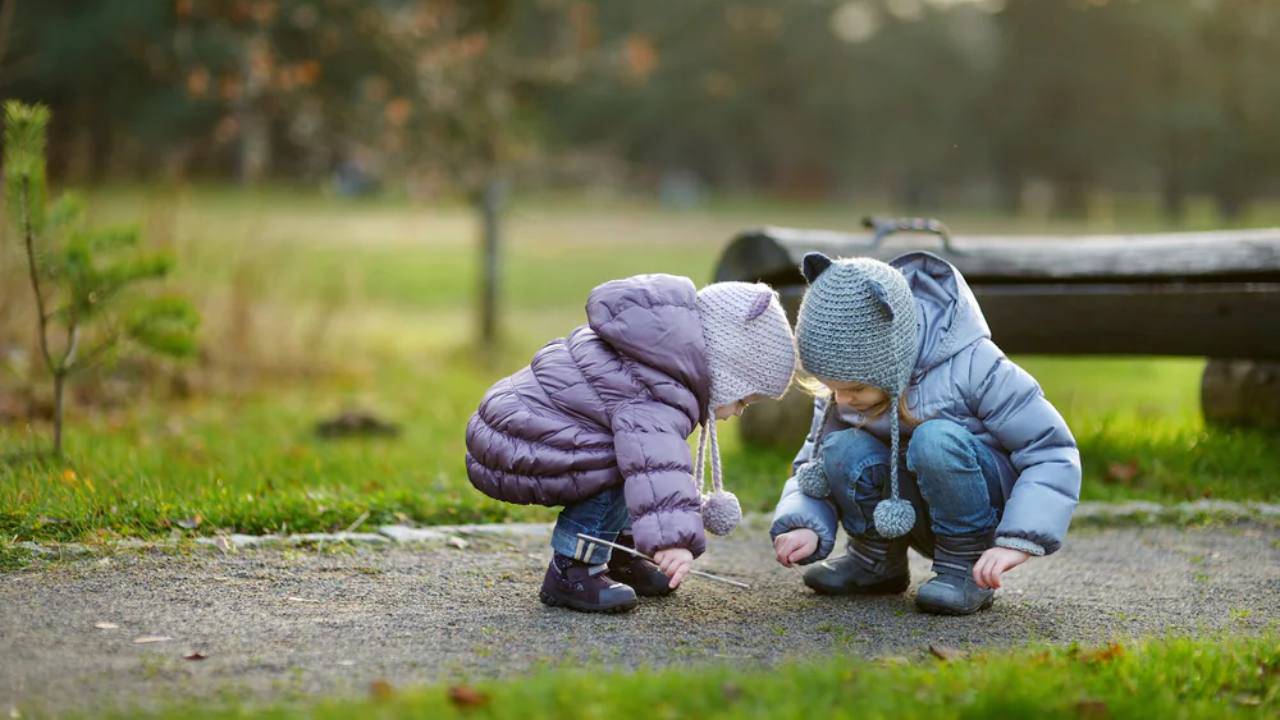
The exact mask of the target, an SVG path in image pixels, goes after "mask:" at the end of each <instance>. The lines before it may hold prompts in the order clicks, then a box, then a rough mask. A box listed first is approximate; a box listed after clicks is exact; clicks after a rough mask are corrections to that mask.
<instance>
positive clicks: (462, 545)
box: [448, 535, 471, 550]
mask: <svg viewBox="0 0 1280 720" xmlns="http://www.w3.org/2000/svg"><path fill="white" fill-rule="evenodd" d="M448 543H449V545H451V546H453V547H456V548H458V549H459V550H466V549H467V546H468V545H470V544H471V543H469V542H467V541H466V540H463V539H462V538H460V537H458V536H457V535H450V536H449V540H448Z"/></svg>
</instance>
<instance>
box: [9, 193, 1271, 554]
mask: <svg viewBox="0 0 1280 720" xmlns="http://www.w3.org/2000/svg"><path fill="white" fill-rule="evenodd" d="M91 199H92V201H93V202H92V208H93V212H94V214H95V216H96V218H95V221H99V222H104V223H110V222H113V221H120V220H130V219H131V220H140V221H142V222H143V225H144V227H145V228H146V229H147V237H149V238H151V240H152V241H155V242H158V243H159V244H163V245H166V246H169V247H171V248H172V250H173V251H174V253H175V254H176V255H177V256H178V258H179V262H178V265H177V273H176V275H175V276H174V278H173V279H172V282H173V283H174V284H175V285H178V286H181V288H180V289H181V290H182V292H183V293H185V294H188V295H190V296H192V297H193V298H195V299H196V300H197V302H198V303H199V304H200V306H201V307H202V310H203V312H204V314H205V317H206V323H205V329H204V336H203V338H202V342H203V344H204V346H205V347H206V349H207V350H208V351H210V353H211V354H212V356H213V357H214V358H215V359H221V360H216V362H223V361H225V362H229V363H230V362H235V361H237V360H238V359H239V353H240V350H239V348H240V347H241V346H243V345H247V346H248V351H247V354H248V355H250V356H252V357H254V358H258V359H260V361H261V362H263V363H268V364H269V366H268V369H267V370H264V369H263V368H262V367H259V366H256V365H253V364H236V365H230V366H227V367H224V366H222V365H218V364H216V363H215V364H214V365H213V366H212V368H211V369H199V370H195V371H193V372H196V373H197V374H198V373H201V372H208V373H210V374H217V373H221V374H224V375H231V376H234V377H235V378H236V379H237V383H238V384H237V385H236V389H235V390H234V391H229V390H222V389H219V387H218V385H217V384H216V383H211V387H212V389H211V390H208V391H205V392H202V393H198V394H197V395H196V397H195V398H194V399H191V400H184V401H163V400H162V401H157V400H148V399H143V400H140V401H137V402H134V403H133V404H131V405H129V406H127V407H124V408H118V409H111V410H109V411H94V410H91V409H85V408H82V407H78V406H76V405H74V404H73V406H72V407H71V408H70V410H69V414H68V417H69V428H68V433H67V451H68V455H67V457H68V461H67V463H66V464H65V465H62V464H49V463H44V462H36V461H32V460H19V461H0V534H3V535H4V536H6V537H10V538H17V539H37V540H62V541H68V540H86V539H88V540H93V539H96V538H99V537H104V536H105V537H112V536H117V535H124V536H144V537H151V536H158V535H167V534H170V533H172V532H174V531H175V530H176V531H178V532H182V533H184V534H193V533H210V532H213V531H214V530H216V529H227V530H235V531H240V532H255V533H256V532H279V531H286V530H293V531H318V530H336V529H342V528H345V527H347V526H348V525H349V524H350V523H351V522H353V521H354V520H355V519H356V518H357V517H359V516H360V515H361V514H362V513H364V512H366V511H367V512H369V513H370V515H369V519H368V520H367V521H366V522H367V523H368V524H369V525H374V524H377V523H382V522H392V521H413V522H420V523H449V522H472V521H501V520H509V519H547V518H550V517H551V516H552V511H550V510H547V509H543V508H530V507H518V506H512V505H507V504H503V503H498V502H494V501H490V500H488V499H486V498H484V497H483V496H481V495H480V494H479V493H477V492H476V491H474V490H473V489H472V488H471V487H470V485H469V483H468V482H467V480H466V477H465V472H464V468H463V461H462V458H463V434H464V427H465V424H466V420H467V418H468V416H469V415H470V413H471V412H473V410H474V409H475V407H476V405H477V403H478V401H479V399H480V396H481V395H482V394H483V392H484V391H485V389H486V388H487V387H488V386H489V385H490V383H492V382H493V381H494V380H495V379H497V378H498V377H501V376H503V375H505V374H507V373H509V372H511V371H513V370H515V369H516V368H518V367H520V366H522V365H524V364H525V363H526V362H528V359H529V357H531V355H532V354H533V352H534V351H535V350H536V349H537V348H538V347H539V346H540V345H541V344H542V343H544V342H546V341H547V340H548V339H550V338H553V337H557V336H560V335H563V334H565V333H567V332H568V331H569V330H571V329H572V328H573V327H574V326H575V325H577V324H579V323H581V322H582V321H583V310H582V308H583V305H584V303H585V299H586V296H587V293H588V292H589V291H590V289H591V288H592V287H593V286H594V285H596V284H597V283H599V282H601V281H604V280H606V279H610V278H613V277H619V276H624V275H628V274H632V273H637V272H652V271H668V272H679V273H683V274H686V275H689V276H691V277H693V278H695V279H697V280H699V281H702V280H705V279H706V278H709V277H710V275H711V271H712V266H713V263H714V258H715V255H716V253H717V252H718V251H719V249H720V248H721V247H723V245H724V243H725V242H726V241H727V239H728V238H729V237H730V236H731V235H732V234H733V233H734V232H736V231H737V230H739V229H741V228H745V227H751V226H756V225H762V224H768V223H773V224H789V225H797V226H811V227H835V228H853V227H856V225H857V221H858V218H859V217H860V216H861V214H862V212H863V211H865V210H866V209H868V208H837V207H832V206H810V205H794V204H784V203H774V204H759V203H743V202H737V201H726V202H721V203H717V204H714V205H712V206H710V207H708V208H707V209H705V210H702V211H698V212H686V213H681V212H668V211H662V210H660V209H658V208H655V207H651V206H648V205H644V204H641V203H634V202H625V201H616V200H615V201H608V202H604V203H590V202H585V201H582V200H577V201H572V200H569V201H558V200H557V201H554V202H552V201H547V200H543V201H540V202H526V203H519V204H517V205H516V206H515V207H514V208H513V209H512V210H511V212H510V214H509V217H508V225H507V227H508V233H509V237H508V242H507V245H506V248H505V250H506V256H505V262H504V272H505V276H506V285H505V288H504V295H503V297H504V305H505V307H506V308H507V312H506V315H505V326H506V328H507V338H506V349H505V351H504V352H502V353H501V354H500V355H499V356H498V357H496V358H490V359H488V360H487V361H484V362H482V361H481V359H480V358H478V357H477V355H476V354H475V353H473V352H470V351H468V349H467V347H468V346H467V342H468V339H469V338H470V335H471V328H472V318H471V315H470V301H471V299H472V291H471V285H472V279H473V277H474V271H475V260H476V258H475V253H474V247H473V246H474V243H473V228H472V225H471V220H472V218H471V213H470V210H469V209H468V208H466V207H465V206H449V205H444V206H431V207H419V206H412V205H409V204H407V203H404V202H399V201H394V200H372V201H350V200H339V199H332V198H322V197H316V196H311V195H306V194H301V193H296V192H287V191H283V190H280V189H269V190H268V191H264V192H262V193H254V194H243V193H232V192H228V191H225V190H218V189H212V190H211V189H199V188H196V189H188V190H183V191H181V192H176V193H168V194H163V193H160V194H154V193H153V194H148V193H143V192H139V191H137V190H136V189H108V190H106V191H102V192H99V193H96V194H95V195H93V196H92V198H91ZM1145 222H1146V220H1142V221H1141V222H1137V223H1135V224H1136V225H1139V226H1141V225H1143V223H1145ZM952 226H953V227H954V228H956V229H957V230H958V231H961V230H968V229H980V230H983V231H997V230H1001V229H1004V230H1022V231H1026V230H1029V229H1033V227H1032V226H1034V223H1029V222H1028V221H1027V220H1026V219H1010V218H998V217H987V216H973V217H966V216H959V217H958V218H954V219H952ZM1055 229H1059V230H1084V229H1106V230H1111V229H1130V227H1129V226H1127V225H1124V224H1121V225H1120V226H1119V227H1118V228H1117V227H1114V226H1113V225H1111V224H1104V225H1103V226H1101V227H1090V226H1072V227H1063V228H1055ZM3 269H4V267H3V266H0V270H3ZM6 310H8V308H6ZM0 319H3V318H0ZM19 325H22V326H24V327H25V325H23V324H22V323H19ZM246 328H248V329H246ZM291 353H292V355H291ZM282 358H283V359H282ZM1018 360H1019V362H1021V363H1022V364H1023V365H1024V366H1025V367H1026V368H1027V369H1028V370H1029V371H1030V372H1031V373H1032V374H1033V375H1035V376H1036V377H1037V378H1038V379H1039V380H1040V382H1041V383H1042V384H1043V386H1044V388H1045V392H1046V393H1047V395H1048V396H1049V398H1050V399H1051V400H1052V401H1053V402H1054V403H1055V405H1057V407H1058V408H1059V409H1060V410H1061V411H1062V413H1063V414H1064V416H1065V417H1066V419H1067V421H1068V423H1069V424H1070V426H1071V427H1072V429H1073V431H1074V432H1075V434H1076V437H1077V439H1078V440H1079V442H1080V446H1081V450H1082V452H1083V455H1084V467H1085V485H1084V497H1085V498H1086V499H1126V498H1138V499H1151V500H1159V501H1181V500H1188V499H1196V498H1200V497H1204V496H1206V495H1208V496H1212V497H1216V498H1222V499H1262V500H1276V499H1277V498H1280V482H1277V480H1276V475H1275V468H1276V467H1280V435H1277V434H1268V433H1262V432H1246V431H1229V430H1219V429H1214V428H1206V427H1205V426H1204V424H1203V422H1202V421H1201V420H1200V416H1199V411H1198V389H1199V377H1200V372H1201V370H1202V368H1203V361H1201V360H1194V359H1190V360H1188V359H1164V358H1161V359H1153V358H1113V359H1100V358H1070V359H1066V358H1049V357H1022V358H1018ZM290 363H292V364H290ZM291 369H292V372H291ZM5 379H6V378H5V377H3V376H0V381H4V380H5ZM0 384H3V383H2V382H0ZM245 388H249V390H248V391H246V390H245ZM2 390H3V388H0V391H2ZM349 404H354V405H366V406H372V407H373V408H375V409H377V410H379V411H381V412H382V413H384V414H385V415H386V416H388V417H389V418H390V419H392V420H395V421H397V422H399V423H400V424H401V425H402V426H403V428H404V432H403V434H402V435H401V436H400V437H399V438H396V439H389V440H379V441H343V442H326V441H321V440H318V439H316V438H314V437H313V436H312V435H311V427H312V425H313V424H314V422H315V421H316V420H319V419H321V418H323V417H326V416H328V415H331V414H332V413H334V412H336V411H337V410H339V409H341V408H342V407H343V406H345V405H349ZM724 427H725V432H723V433H722V438H723V450H724V455H725V468H726V481H727V483H728V485H729V487H730V488H731V489H732V490H733V491H734V492H736V493H738V495H739V497H740V499H741V500H742V502H743V506H744V507H745V508H746V509H748V510H756V511H768V510H770V509H772V507H773V503H774V502H775V500H776V498H777V494H778V491H779V489H780V486H781V483H782V480H783V479H784V477H785V474H786V472H787V468H788V465H789V463H790V460H791V456H792V454H793V453H794V449H790V448H787V449H783V450H762V449H753V448H747V447H744V446H743V445H742V444H741V442H740V441H739V439H738V434H737V432H736V427H735V426H734V424H733V423H729V424H728V425H726V426H724ZM46 435H47V429H46V428H44V427H39V426H37V427H31V426H27V425H23V424H13V423H11V424H7V425H5V424H0V456H7V455H10V454H12V453H13V452H14V451H21V450H26V449H30V448H31V447H33V446H35V445H37V444H38V443H44V442H46ZM197 518H198V523H194V522H192V521H194V520H196V519H197ZM192 524H195V525H196V526H195V527H194V528H185V527H183V525H192Z"/></svg>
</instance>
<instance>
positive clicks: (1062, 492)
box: [968, 341, 1081, 555]
mask: <svg viewBox="0 0 1280 720" xmlns="http://www.w3.org/2000/svg"><path fill="white" fill-rule="evenodd" d="M968 388H969V397H968V401H969V404H970V407H971V409H972V410H973V411H974V413H975V414H976V415H977V417H978V419H979V420H981V421H982V423H983V424H984V425H985V426H986V427H987V429H988V430H989V431H990V432H991V433H992V434H993V435H994V436H995V438H996V439H997V440H998V441H999V442H1000V444H1001V445H1002V446H1004V448H1005V449H1006V450H1008V451H1009V458H1010V460H1011V461H1012V463H1013V467H1014V469H1015V471H1017V473H1018V478H1017V480H1016V481H1014V484H1013V490H1012V492H1011V494H1010V496H1009V500H1008V502H1007V503H1006V504H1005V509H1004V517H1003V518H1002V519H1001V521H1000V525H999V527H998V528H996V544H998V545H1004V546H1006V547H1014V548H1017V549H1021V550H1025V551H1028V552H1031V553H1032V554H1039V553H1036V549H1037V546H1038V547H1039V549H1042V550H1043V554H1046V555H1048V554H1050V553H1053V552H1056V551H1057V550H1058V548H1060V547H1061V546H1062V542H1063V540H1064V539H1065V537H1066V534H1067V527H1068V526H1069V525H1070V523H1071V513H1072V512H1073V511H1074V510H1075V507H1076V505H1077V503H1078V502H1079V500H1080V475H1081V470H1080V450H1079V449H1078V448H1077V447H1076V441H1075V438H1074V437H1072V435H1071V430H1070V429H1068V428H1067V423H1066V421H1065V420H1063V419H1062V415H1060V414H1059V413H1058V411H1057V409H1055V408H1054V407H1053V405H1051V404H1050V403H1049V401H1048V399H1046V398H1045V396H1044V393H1043V392H1042V391H1041V390H1040V385H1039V384H1038V383H1037V382H1036V381H1035V379H1034V378H1032V377H1031V375H1029V374H1027V372H1026V371H1025V370H1023V369H1022V368H1020V367H1018V366H1017V365H1016V364H1014V363H1013V362H1012V361H1011V360H1009V359H1008V358H1007V357H1005V356H1004V353H1002V352H1001V351H1000V349H999V348H997V347H996V346H995V345H994V344H993V343H991V342H990V341H986V342H983V343H981V344H980V345H979V346H978V347H977V348H976V349H975V351H974V355H973V361H972V364H971V365H970V377H969V383H968Z"/></svg>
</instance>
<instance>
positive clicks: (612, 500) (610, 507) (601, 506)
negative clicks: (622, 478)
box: [551, 483, 631, 565]
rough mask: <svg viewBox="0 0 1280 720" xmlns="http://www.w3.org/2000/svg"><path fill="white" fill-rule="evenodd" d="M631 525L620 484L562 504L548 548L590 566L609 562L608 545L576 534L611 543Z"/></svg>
mask: <svg viewBox="0 0 1280 720" xmlns="http://www.w3.org/2000/svg"><path fill="white" fill-rule="evenodd" d="M630 525H631V516H630V515H629V514H628V513H627V501H626V499H625V498H624V497H623V495H622V485H621V483H619V484H618V485H615V486H614V487H611V488H605V489H604V490H601V491H600V492H598V493H596V494H595V495H592V496H591V497H589V498H585V499H583V500H579V501H578V502H576V503H574V504H572V505H565V507H564V510H561V511H560V517H559V518H557V519H556V527H555V529H554V530H553V531H552V532H551V549H552V550H555V551H556V553H557V554H559V555H564V556H566V557H571V558H574V559H575V560H579V561H581V562H585V563H588V564H591V565H599V564H601V563H606V562H609V554H610V549H609V546H608V545H600V544H598V543H592V542H587V541H586V540H583V539H582V538H580V537H578V533H586V534H587V535H590V536H592V537H598V538H600V539H601V540H608V541H609V542H613V541H615V540H617V539H618V534H619V533H621V532H622V531H623V530H626V529H627V528H628V527H630Z"/></svg>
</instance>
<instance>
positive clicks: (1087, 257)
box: [715, 218, 1280, 443]
mask: <svg viewBox="0 0 1280 720" xmlns="http://www.w3.org/2000/svg"><path fill="white" fill-rule="evenodd" d="M864 224H865V226H866V228H867V232H865V233H860V234H844V233H836V232H829V231H824V230H797V229H790V228H779V227H766V228H762V229H757V230H750V231H746V232H743V233H740V234H739V235H738V236H737V237H735V238H734V239H733V240H732V242H731V243H730V244H729V246H728V247H727V248H726V249H725V251H724V253H723V254H722V255H721V257H720V261H719V263H718V265H717V267H716V273H715V279H716V280H717V281H724V280H745V281H760V282H766V283H769V284H770V285H772V286H773V287H774V288H776V289H777V290H778V291H779V293H780V294H781V296H782V300H783V304H784V306H785V307H786V308H787V311H788V313H790V314H791V318H792V320H793V321H794V320H795V313H796V311H797V309H798V308H799V304H800V299H801V297H802V296H803V294H804V289H805V284H804V279H803V278H802V277H801V275H800V272H799V269H798V268H799V266H800V260H801V258H802V257H804V254H805V253H807V252H810V251H812V250H820V251H822V252H824V253H827V254H828V255H832V256H833V257H834V256H838V257H855V256H866V257H874V258H878V259H881V260H886V261H887V260H890V259H892V258H894V257H896V256H898V255H900V254H902V253H904V252H907V251H910V250H929V251H930V252H934V253H936V254H937V255H939V256H940V257H943V258H945V259H947V260H948V261H949V262H951V263H952V264H954V265H955V266H956V267H957V268H959V270H960V271H961V272H962V273H963V274H964V276H965V278H966V279H967V280H968V281H969V284H970V286H971V287H972V288H973V291H974V294H975V295H976V296H977V298H978V302H979V303H980V304H981V305H982V309H983V312H984V313H985V314H986V317H987V321H988V323H989V324H990V326H991V333H992V336H993V338H994V340H995V342H996V343H997V344H998V345H1000V347H1001V348H1002V349H1004V350H1005V351H1006V352H1008V353H1011V354H1012V353H1036V354H1054V355H1181V356H1196V357H1206V358H1209V363H1208V364H1207V366H1206V368H1205V372H1204V376H1203V379H1202V382H1201V406H1202V410H1203V412H1204V415H1205V417H1206V420H1208V421H1210V422H1214V423H1222V424H1244V425H1272V424H1280V229H1269V230H1238V231H1215V232H1185V233H1165V234H1149V235H1087V236H1085V235H1082V236H954V237H953V236H952V235H951V233H950V232H949V231H948V230H947V228H946V227H945V226H944V225H942V223H940V222H938V221H936V220H927V219H918V218H907V219H877V218H868V219H867V220H866V221H865V223H864ZM793 395H797V394H793ZM807 413H808V410H807V403H806V402H805V399H804V398H803V397H800V398H797V399H796V400H793V401H792V402H791V403H783V404H782V407H773V408H771V409H770V410H767V411H764V412H753V413H748V414H747V415H745V416H744V421H745V422H744V425H743V431H744V434H745V435H746V436H747V438H748V440H749V441H754V442H770V441H773V440H775V439H779V438H781V436H783V435H785V440H784V441H785V442H788V443H789V442H791V441H792V440H794V436H795V434H796V430H795V425H796V424H797V423H801V424H802V423H804V422H806V421H807V418H806V416H807ZM800 432H803V431H802V430H801V431H800Z"/></svg>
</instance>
